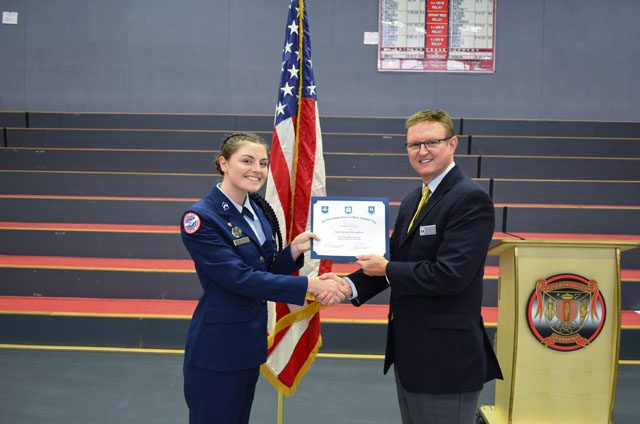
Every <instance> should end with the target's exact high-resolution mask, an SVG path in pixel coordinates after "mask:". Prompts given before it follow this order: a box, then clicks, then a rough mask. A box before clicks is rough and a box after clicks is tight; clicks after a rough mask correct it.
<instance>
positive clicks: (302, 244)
mask: <svg viewBox="0 0 640 424" xmlns="http://www.w3.org/2000/svg"><path fill="white" fill-rule="evenodd" d="M311 239H314V240H320V238H319V237H318V236H317V235H316V234H315V233H312V232H311V231H305V232H304V233H300V234H298V236H297V237H296V238H294V239H293V240H292V241H291V257H292V258H293V260H294V261H295V260H297V259H298V257H299V256H300V255H301V254H302V253H304V252H306V251H308V250H309V249H311Z"/></svg>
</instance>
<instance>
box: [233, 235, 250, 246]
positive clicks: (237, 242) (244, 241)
mask: <svg viewBox="0 0 640 424" xmlns="http://www.w3.org/2000/svg"><path fill="white" fill-rule="evenodd" d="M250 241H251V240H249V237H242V238H239V239H237V240H234V241H233V245H234V246H242V245H243V244H247V243H249V242H250Z"/></svg>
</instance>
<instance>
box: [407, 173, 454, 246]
mask: <svg viewBox="0 0 640 424" xmlns="http://www.w3.org/2000/svg"><path fill="white" fill-rule="evenodd" d="M459 177H460V169H458V166H457V165H456V166H454V167H453V168H452V169H451V170H450V171H449V173H448V174H447V175H446V176H445V177H444V179H443V180H442V181H441V182H440V184H439V185H438V188H436V191H434V192H433V193H431V195H430V196H429V199H428V200H427V203H426V204H425V205H424V206H423V207H422V210H421V211H420V214H419V215H418V217H417V218H416V220H415V221H414V223H413V226H412V227H411V229H410V230H409V232H408V233H407V228H408V227H409V222H411V218H413V214H414V213H415V210H416V209H417V208H418V202H417V201H416V202H415V208H414V209H413V212H412V213H411V214H407V215H406V217H405V220H406V222H405V223H404V224H403V226H402V228H403V237H402V238H401V239H400V245H402V244H403V243H404V242H406V241H407V240H408V239H410V238H413V235H414V233H415V232H416V231H417V229H418V228H420V223H421V222H422V221H423V220H424V218H425V217H426V216H427V215H428V214H429V212H430V211H431V210H432V209H433V208H434V207H435V206H436V205H437V204H438V202H440V200H442V198H443V197H444V195H445V194H446V193H447V192H448V191H449V189H451V187H452V186H453V184H454V183H455V182H456V181H458V179H459ZM418 199H419V197H418ZM418 201H419V200H418ZM412 203H413V202H412ZM412 203H411V204H412ZM407 218H408V219H407Z"/></svg>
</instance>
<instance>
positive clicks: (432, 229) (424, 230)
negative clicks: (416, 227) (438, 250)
mask: <svg viewBox="0 0 640 424" xmlns="http://www.w3.org/2000/svg"><path fill="white" fill-rule="evenodd" d="M435 234H436V226H435V224H434V225H421V226H420V235H421V236H434V235H435Z"/></svg>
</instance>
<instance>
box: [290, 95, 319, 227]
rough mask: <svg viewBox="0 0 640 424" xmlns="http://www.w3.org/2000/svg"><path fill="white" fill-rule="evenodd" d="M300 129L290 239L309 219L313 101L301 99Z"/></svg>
mask: <svg viewBox="0 0 640 424" xmlns="http://www.w3.org/2000/svg"><path fill="white" fill-rule="evenodd" d="M299 105H300V110H299V111H298V113H300V114H301V115H300V120H299V121H300V129H299V140H300V142H299V143H298V168H297V172H296V182H295V183H296V187H295V197H294V199H293V201H294V210H295V211H296V213H295V217H294V224H293V225H294V227H293V235H292V236H291V237H292V238H293V237H295V236H296V235H298V234H300V233H302V232H304V231H305V229H306V226H307V219H308V217H309V204H310V202H311V184H312V183H313V171H314V168H315V161H316V106H315V105H316V102H315V100H314V99H308V98H303V99H302V101H301V102H300V104H299Z"/></svg>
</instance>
